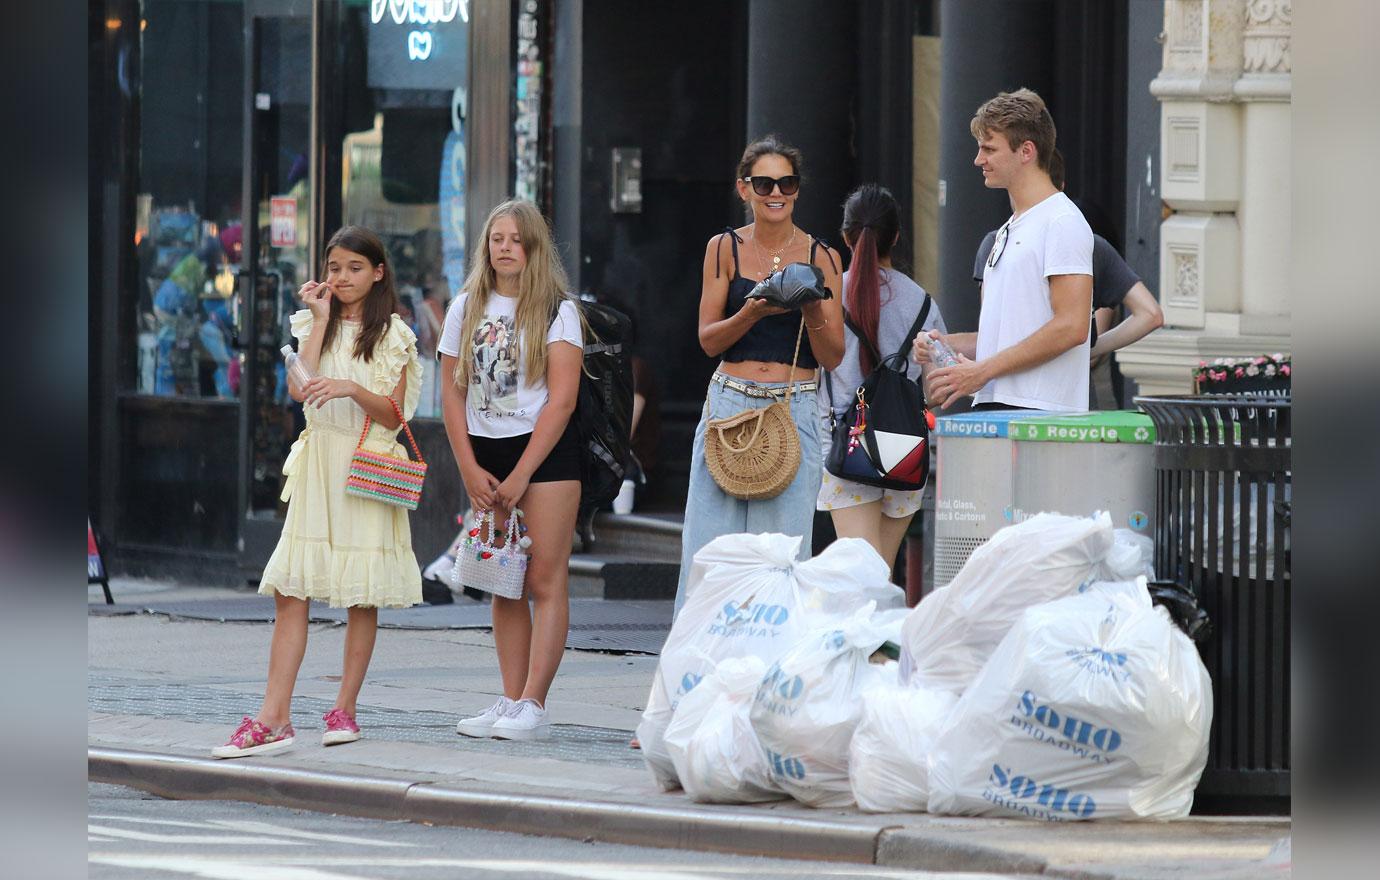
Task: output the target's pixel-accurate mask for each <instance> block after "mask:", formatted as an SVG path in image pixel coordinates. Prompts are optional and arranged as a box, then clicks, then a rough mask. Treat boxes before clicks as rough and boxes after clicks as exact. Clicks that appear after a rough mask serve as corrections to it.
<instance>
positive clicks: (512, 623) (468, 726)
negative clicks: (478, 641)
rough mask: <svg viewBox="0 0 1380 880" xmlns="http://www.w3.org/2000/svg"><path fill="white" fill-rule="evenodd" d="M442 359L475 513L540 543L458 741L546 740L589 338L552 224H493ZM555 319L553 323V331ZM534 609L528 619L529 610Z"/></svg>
mask: <svg viewBox="0 0 1380 880" xmlns="http://www.w3.org/2000/svg"><path fill="white" fill-rule="evenodd" d="M473 253H474V265H473V267H472V268H471V269H470V274H469V277H468V278H466V279H465V284H464V290H465V291H466V293H464V294H462V295H461V296H460V297H459V298H458V299H457V300H456V301H455V303H454V304H452V306H451V308H450V310H449V312H448V313H447V314H446V322H445V328H444V331H443V333H442V336H441V344H440V345H439V346H438V350H439V351H440V352H441V375H442V376H447V377H452V381H449V382H446V383H445V384H444V387H443V389H442V392H441V408H442V412H443V413H444V415H445V422H446V434H447V435H448V436H449V437H450V445H451V450H452V451H453V452H454V453H455V462H456V464H457V465H458V466H459V468H460V477H461V479H462V480H464V482H465V491H466V492H467V493H468V494H469V498H470V502H471V503H472V504H473V505H474V507H475V509H476V510H481V511H482V510H491V511H493V514H494V522H495V524H498V523H505V522H507V519H508V514H509V511H511V510H512V508H513V507H517V508H519V509H521V510H522V513H523V520H524V522H525V523H526V525H527V526H528V533H527V537H529V538H531V539H532V543H531V546H530V548H529V549H528V552H529V553H531V562H530V563H529V565H528V567H527V577H526V590H525V594H524V596H523V598H521V599H516V600H514V599H504V598H502V597H501V596H494V597H493V608H492V610H493V624H494V642H495V645H496V647H497V650H498V668H499V673H500V675H501V676H502V679H503V694H502V696H500V697H499V698H498V700H497V701H496V702H495V703H494V704H493V705H492V706H490V707H489V708H487V709H485V710H484V711H483V712H481V713H479V714H478V715H475V716H472V717H469V718H465V719H462V720H461V721H460V723H459V724H458V725H457V727H456V731H457V732H458V733H461V734H464V735H466V736H479V737H484V736H493V737H497V738H500V739H537V738H540V737H544V736H547V735H548V733H549V725H548V722H547V718H546V695H547V691H548V690H549V689H550V688H551V682H552V680H553V679H554V678H555V676H556V669H557V668H558V667H559V666H560V663H561V657H562V655H563V654H564V652H565V639H566V632H567V630H568V629H569V625H570V599H569V595H568V592H567V580H568V565H569V562H570V546H571V537H572V536H573V535H574V532H575V515H576V512H577V510H578V508H579V504H580V448H579V442H578V440H577V438H576V435H575V430H574V426H573V425H572V423H571V415H572V414H573V413H574V411H575V402H576V395H577V392H578V391H579V387H580V368H581V365H582V363H583V358H584V335H583V328H582V323H581V318H580V313H579V309H578V308H577V307H576V305H575V302H574V300H573V299H572V298H571V297H570V295H569V294H568V293H567V292H566V291H567V290H569V287H570V285H569V283H568V281H567V280H566V276H565V271H564V270H563V269H562V268H561V263H560V260H559V258H558V257H557V256H556V250H555V247H554V246H553V245H552V243H551V234H550V231H549V229H548V227H547V223H546V220H545V218H543V217H542V215H541V212H540V211H538V210H537V207H536V205H534V204H532V203H531V202H529V201H525V200H514V201H508V202H504V203H503V204H501V205H499V206H498V207H497V208H494V209H493V211H492V212H491V213H490V214H489V218H488V220H487V221H485V223H484V230H483V234H482V235H480V237H479V240H478V242H477V244H476V245H475V249H474V252H473ZM552 315H555V318H554V319H553V318H552ZM529 602H530V603H531V605H530V608H529V604H528V603H529Z"/></svg>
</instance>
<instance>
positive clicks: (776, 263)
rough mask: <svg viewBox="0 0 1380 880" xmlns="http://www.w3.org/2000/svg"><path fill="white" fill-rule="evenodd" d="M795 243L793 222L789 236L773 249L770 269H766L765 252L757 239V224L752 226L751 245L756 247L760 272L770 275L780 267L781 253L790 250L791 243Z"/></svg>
mask: <svg viewBox="0 0 1380 880" xmlns="http://www.w3.org/2000/svg"><path fill="white" fill-rule="evenodd" d="M793 244H795V224H794V223H792V224H791V238H790V240H789V241H787V242H786V243H785V244H784V245H782V246H781V248H780V249H779V250H776V251H773V252H772V255H771V269H770V270H768V269H767V253H766V251H764V250H763V249H762V243H761V242H760V241H758V240H757V225H756V224H753V226H752V245H753V247H755V248H757V261H758V262H759V263H760V264H761V265H762V274H763V275H770V274H771V273H772V272H775V271H776V270H777V269H780V268H781V255H782V254H784V253H785V252H786V251H788V250H790V248H791V245H793Z"/></svg>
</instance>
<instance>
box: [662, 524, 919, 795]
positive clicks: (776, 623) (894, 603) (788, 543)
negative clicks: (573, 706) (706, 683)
mask: <svg viewBox="0 0 1380 880" xmlns="http://www.w3.org/2000/svg"><path fill="white" fill-rule="evenodd" d="M800 540H801V539H800V538H799V537H798V536H797V537H790V536H787V535H779V534H765V535H752V534H735V535H723V536H721V537H718V538H715V539H714V540H713V541H710V542H709V543H708V544H706V545H705V546H704V547H703V548H702V549H701V550H700V551H699V552H698V553H696V554H695V559H694V562H693V563H692V564H691V567H690V575H689V577H688V579H687V581H686V591H687V598H686V601H685V604H684V605H683V606H682V607H681V610H680V614H679V615H678V616H677V617H676V620H675V623H673V624H672V625H671V633H670V635H668V636H667V638H666V644H665V645H664V646H663V647H662V649H661V660H660V662H658V663H657V669H656V675H655V676H653V678H652V687H651V692H650V693H649V694H648V696H647V708H646V709H645V710H644V711H643V713H642V721H641V723H639V724H638V726H637V739H638V743H639V744H640V745H641V747H642V757H643V759H644V760H645V761H646V763H647V767H648V768H649V769H650V770H651V772H652V777H653V778H654V779H655V780H656V782H657V784H658V785H660V786H661V787H662V788H663V789H666V790H670V789H674V788H676V787H677V786H678V785H679V784H680V783H679V780H678V778H677V776H676V770H675V765H674V763H673V762H672V761H671V756H670V754H669V753H668V752H667V751H666V747H665V743H664V741H663V737H664V735H665V732H666V727H667V725H669V724H670V723H671V717H672V713H673V712H674V711H675V708H676V704H677V703H679V702H680V699H681V697H683V696H685V695H686V694H687V693H689V692H690V691H691V690H692V689H693V688H694V687H695V686H696V685H697V684H698V683H699V681H700V679H701V678H703V677H704V676H705V675H708V674H709V673H710V672H712V671H714V668H715V667H716V666H717V665H718V664H719V662H720V661H722V660H725V659H728V658H730V657H759V658H761V659H762V660H763V661H764V662H766V663H767V664H768V665H770V664H771V663H773V662H775V660H776V658H778V657H780V656H781V655H782V654H784V653H785V652H786V650H787V649H788V648H790V647H791V646H793V645H794V644H795V643H796V642H797V641H798V640H799V639H800V637H801V636H802V635H803V634H804V633H805V632H806V631H807V630H809V629H811V628H812V627H814V626H820V625H825V624H827V623H828V622H829V621H831V620H834V619H836V618H842V617H844V616H846V614H847V613H848V612H850V611H852V610H854V609H857V608H859V607H862V606H864V605H866V604H867V603H868V602H869V601H877V600H878V599H881V600H884V601H885V602H886V603H887V605H888V607H892V608H895V607H903V606H904V604H905V596H904V593H903V591H902V590H900V588H898V587H895V586H892V585H891V584H890V583H888V579H889V578H890V577H891V569H890V567H889V566H888V565H887V564H886V563H885V562H883V561H882V558H881V557H880V556H879V555H877V552H876V551H875V550H873V549H872V546H871V545H870V544H868V543H867V542H866V541H864V540H862V539H860V538H849V539H845V540H839V541H835V542H834V543H833V544H831V545H829V547H828V548H826V549H825V551H824V552H823V553H821V554H820V555H819V556H816V557H814V558H813V559H808V560H806V561H804V562H800V561H798V560H797V559H796V554H797V551H798V550H799V548H800Z"/></svg>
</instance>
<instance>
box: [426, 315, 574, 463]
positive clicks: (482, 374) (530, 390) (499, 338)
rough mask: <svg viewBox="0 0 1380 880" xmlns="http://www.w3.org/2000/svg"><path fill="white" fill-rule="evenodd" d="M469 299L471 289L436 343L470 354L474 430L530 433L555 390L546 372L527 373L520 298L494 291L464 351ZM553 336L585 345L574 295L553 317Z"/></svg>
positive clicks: (469, 413)
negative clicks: (519, 323) (462, 330)
mask: <svg viewBox="0 0 1380 880" xmlns="http://www.w3.org/2000/svg"><path fill="white" fill-rule="evenodd" d="M468 299H469V294H468V293H462V294H461V295H460V296H459V297H457V298H456V300H455V302H453V303H451V304H450V308H449V309H447V311H446V323H445V328H444V329H443V330H442V331H441V342H440V344H439V345H437V346H436V349H437V351H439V352H441V354H447V355H450V356H451V357H457V358H458V357H469V358H470V387H469V389H468V390H467V392H466V394H465V420H466V422H467V423H468V425H469V431H470V433H471V434H475V435H477V436H480V437H518V436H521V435H522V434H530V433H531V432H532V429H533V428H534V427H536V424H537V416H539V415H540V414H541V411H542V408H543V407H544V406H546V401H547V400H549V399H550V394H549V393H548V391H547V389H546V377H545V376H535V377H528V376H525V375H523V370H522V353H521V347H520V340H519V339H518V335H517V332H516V329H515V324H516V318H515V315H516V313H517V299H516V298H515V297H510V296H499V295H498V294H496V293H492V294H490V295H489V301H488V303H487V304H486V305H485V308H484V318H483V320H481V321H480V322H479V329H478V330H476V331H475V334H474V339H472V340H469V344H468V345H466V346H465V353H464V354H461V344H460V343H461V340H460V325H461V324H463V323H464V321H465V301H466V300H468ZM553 342H568V343H570V344H571V345H574V346H576V347H577V348H580V349H581V350H583V349H584V337H583V335H582V334H581V332H580V316H579V312H578V310H577V308H576V306H575V303H574V302H572V301H571V300H565V301H564V302H562V303H561V307H560V309H559V310H558V311H557V313H556V320H554V321H552V322H551V329H550V331H548V332H547V334H546V344H547V345H550V344H551V343H553Z"/></svg>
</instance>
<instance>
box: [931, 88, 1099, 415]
mask: <svg viewBox="0 0 1380 880" xmlns="http://www.w3.org/2000/svg"><path fill="white" fill-rule="evenodd" d="M971 129H972V132H973V137H974V138H976V139H977V142H978V153H977V158H976V159H974V160H973V164H975V165H976V166H977V167H978V168H980V169H982V179H983V182H984V183H986V185H987V186H988V188H990V189H1004V190H1006V191H1007V194H1008V195H1009V196H1010V199H1011V207H1012V212H1013V213H1012V214H1011V217H1010V219H1008V220H1007V221H1006V223H1004V224H1003V225H1002V227H1001V229H999V230H998V231H997V238H996V242H995V243H994V245H993V247H992V252H991V254H990V255H989V256H988V258H987V263H986V267H985V268H984V270H983V276H982V312H981V314H980V316H979V318H978V331H977V332H976V333H950V334H948V335H942V334H937V333H935V332H934V331H931V332H930V333H929V334H921V335H919V336H917V337H916V338H915V343H914V357H915V359H916V360H917V361H919V362H922V363H923V362H926V361H928V360H930V346H929V339H930V338H940V339H943V340H944V341H945V342H946V343H948V345H949V347H950V348H952V349H953V350H954V351H955V352H956V353H957V354H958V357H959V363H958V364H957V365H955V366H951V367H947V368H944V369H939V370H934V371H932V372H930V373H929V374H928V378H927V380H926V383H925V384H926V392H927V395H926V396H927V398H928V399H929V400H931V401H932V402H934V403H935V404H937V405H938V406H940V407H948V406H950V405H951V404H953V403H954V402H955V401H956V400H958V399H959V398H961V397H965V396H967V395H970V394H971V395H973V408H974V409H1042V410H1054V411H1059V412H1082V411H1084V410H1086V409H1087V408H1088V356H1089V350H1090V347H1089V343H1088V318H1089V316H1090V315H1091V314H1092V253H1093V236H1092V229H1090V228H1089V227H1088V223H1087V221H1086V220H1084V219H1083V214H1082V212H1081V211H1079V210H1078V208H1077V207H1076V206H1075V205H1074V204H1073V202H1072V201H1071V200H1070V199H1069V198H1068V196H1066V195H1064V194H1063V193H1062V192H1060V191H1059V189H1058V188H1057V187H1056V186H1055V185H1054V184H1053V183H1052V182H1051V181H1050V178H1049V163H1050V157H1051V156H1052V155H1053V153H1054V139H1055V130H1054V120H1053V119H1052V118H1051V117H1050V115H1049V110H1048V109H1046V107H1045V102H1044V101H1043V100H1041V98H1040V96H1039V95H1037V94H1035V93H1034V92H1032V91H1031V90H1029V89H1021V90H1019V91H1016V92H1002V93H1001V94H999V95H997V96H996V97H995V98H992V99H991V100H989V101H988V102H987V103H985V104H983V105H982V106H981V107H979V108H978V112H977V115H976V116H974V117H973V121H972V123H971Z"/></svg>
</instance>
